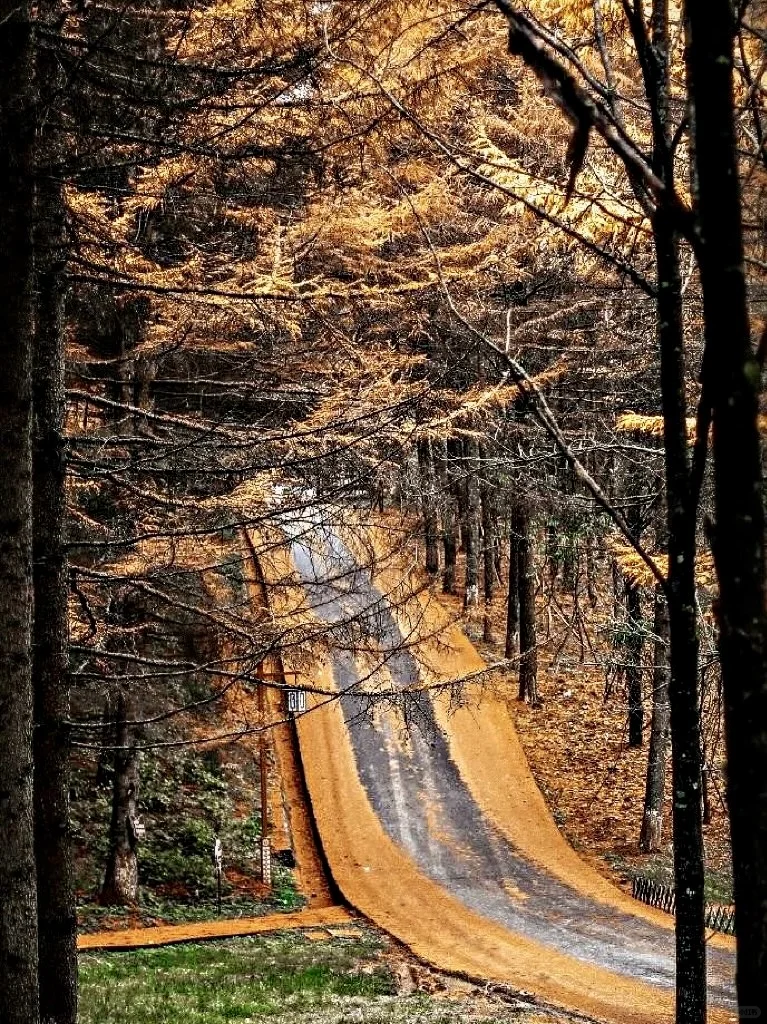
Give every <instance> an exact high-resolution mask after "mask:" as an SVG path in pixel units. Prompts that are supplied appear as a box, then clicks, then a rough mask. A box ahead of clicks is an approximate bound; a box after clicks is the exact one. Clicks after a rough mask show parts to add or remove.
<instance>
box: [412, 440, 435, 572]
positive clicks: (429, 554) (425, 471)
mask: <svg viewBox="0 0 767 1024" xmlns="http://www.w3.org/2000/svg"><path fill="white" fill-rule="evenodd" d="M417 447H418V468H419V471H420V474H419V475H420V488H421V510H422V514H423V533H424V541H425V544H426V571H427V572H428V573H429V575H430V576H436V575H437V573H438V572H439V545H438V541H437V538H438V536H439V522H438V519H437V494H436V482H435V476H434V460H433V458H432V452H431V444H430V443H429V441H428V440H423V441H419V442H418V446H417Z"/></svg>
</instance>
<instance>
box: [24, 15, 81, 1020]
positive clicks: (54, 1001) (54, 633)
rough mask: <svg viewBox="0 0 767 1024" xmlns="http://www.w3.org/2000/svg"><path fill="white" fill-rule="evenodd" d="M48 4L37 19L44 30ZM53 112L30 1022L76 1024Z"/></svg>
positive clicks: (42, 205)
mask: <svg viewBox="0 0 767 1024" xmlns="http://www.w3.org/2000/svg"><path fill="white" fill-rule="evenodd" d="M56 13H57V11H56V9H55V5H51V4H43V5H42V6H41V8H40V17H41V19H43V20H45V21H46V22H52V21H53V19H54V18H55V15H56ZM37 61H38V75H39V82H40V89H41V93H42V95H41V100H42V101H43V103H46V102H50V101H51V100H52V99H54V98H55V94H56V92H57V89H58V85H59V84H60V78H61V75H60V71H59V61H58V60H57V59H56V57H55V56H54V55H52V54H51V53H50V51H49V50H47V49H46V48H45V47H41V48H39V50H38V54H37ZM54 116H55V115H54V114H53V112H52V111H51V110H50V109H48V110H46V115H45V124H46V126H47V131H45V132H44V133H43V135H42V140H43V141H42V143H41V147H40V149H41V153H42V157H43V159H44V160H45V161H46V163H47V166H46V165H43V163H42V161H40V160H39V161H38V174H37V203H36V217H35V255H36V260H37V268H36V270H37V275H36V282H37V324H36V332H35V352H34V378H33V379H34V385H33V410H34V430H33V443H34V452H33V493H34V500H33V523H34V545H33V554H34V595H35V596H34V602H35V615H34V658H33V664H32V672H33V683H34V720H35V729H34V758H35V782H34V810H35V862H36V868H37V900H38V905H37V914H38V927H39V955H40V967H39V986H40V1016H41V1018H42V1020H43V1021H45V1024H75V1021H76V1019H77V917H76V909H75V889H74V877H73V866H72V852H71V844H70V828H69V747H68V737H67V733H66V726H65V722H66V721H67V719H68V718H69V665H68V659H69V655H68V642H69V630H68V626H69V624H68V611H67V566H66V553H65V547H64V519H65V503H66V502H65V475H66V462H65V451H64V351H63V334H62V313H63V308H62V307H63V292H62V272H63V269H64V258H65V256H64V247H65V220H64V205H63V197H62V194H61V187H60V185H59V184H58V183H57V182H56V179H55V175H56V174H57V173H58V168H57V167H56V166H55V165H56V162H57V157H58V146H57V140H56V135H55V133H56V127H55V125H53V124H52V122H53V119H54Z"/></svg>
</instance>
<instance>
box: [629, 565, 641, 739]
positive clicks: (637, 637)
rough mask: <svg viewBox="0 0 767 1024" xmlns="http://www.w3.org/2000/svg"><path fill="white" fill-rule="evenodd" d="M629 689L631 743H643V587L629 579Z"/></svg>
mask: <svg viewBox="0 0 767 1024" xmlns="http://www.w3.org/2000/svg"><path fill="white" fill-rule="evenodd" d="M626 627H627V636H626V645H625V651H626V689H627V691H628V710H629V746H630V747H641V746H642V728H643V726H644V710H643V708H642V648H643V647H644V642H643V640H642V589H641V587H639V586H638V585H637V584H636V583H634V582H633V581H632V580H629V579H627V580H626Z"/></svg>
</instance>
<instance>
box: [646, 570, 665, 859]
mask: <svg viewBox="0 0 767 1024" xmlns="http://www.w3.org/2000/svg"><path fill="white" fill-rule="evenodd" d="M653 631H654V633H655V650H654V657H653V677H652V720H651V724H650V749H649V751H648V754H647V781H646V784H645V796H644V813H643V815H642V830H641V832H640V835H639V849H640V850H641V851H642V852H643V853H654V852H655V851H657V850H659V849H660V848H661V842H662V839H663V801H664V796H665V790H666V758H667V754H668V740H669V726H670V720H669V714H670V708H669V698H668V686H669V667H668V607H667V605H666V598H665V597H664V595H663V591H662V589H661V588H660V587H656V588H655V616H654V624H653Z"/></svg>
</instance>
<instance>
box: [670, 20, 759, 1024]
mask: <svg viewBox="0 0 767 1024" xmlns="http://www.w3.org/2000/svg"><path fill="white" fill-rule="evenodd" d="M685 13H686V17H687V27H688V41H689V47H688V65H689V71H690V87H691V91H692V101H693V104H694V108H695V117H694V123H695V164H696V169H697V182H698V197H699V198H698V213H699V229H700V243H701V257H700V271H701V283H702V287H703V311H704V327H705V345H706V348H705V357H704V387H705V388H706V389H707V390H708V394H709V396H710V400H711V408H712V414H713V426H714V431H713V438H714V440H713V455H714V498H715V509H716V526H715V529H714V534H713V544H712V547H713V552H714V559H715V562H716V570H717V576H718V578H719V590H720V604H719V651H720V657H721V665H722V686H723V689H724V698H725V729H726V737H727V756H728V770H727V779H728V786H727V790H728V802H729V807H730V824H731V831H732V853H733V881H734V890H735V930H736V935H737V959H738V965H737V987H738V1003H739V1004H740V1007H741V1015H744V1013H753V1008H755V1007H759V1009H760V1011H761V1013H762V1014H764V1013H766V1012H767V725H766V724H765V723H767V666H766V664H765V662H766V661H767V650H766V649H767V612H766V611H765V552H764V528H765V523H764V509H763V491H762V468H761V451H760V439H759V431H758V426H757V415H758V396H759V391H760V385H761V373H760V367H759V365H758V362H757V360H756V358H755V357H754V354H753V352H752V349H751V339H750V327H749V320H748V307H747V300H746V282H745V273H744V262H743V238H742V208H741V200H740V189H739V180H738V159H737V140H736V134H735V118H734V101H733V73H732V43H733V33H734V24H733V10H732V6H731V4H730V2H729V0H709V2H708V3H706V4H702V3H700V2H691V0H688V2H687V3H686V5H685Z"/></svg>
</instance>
